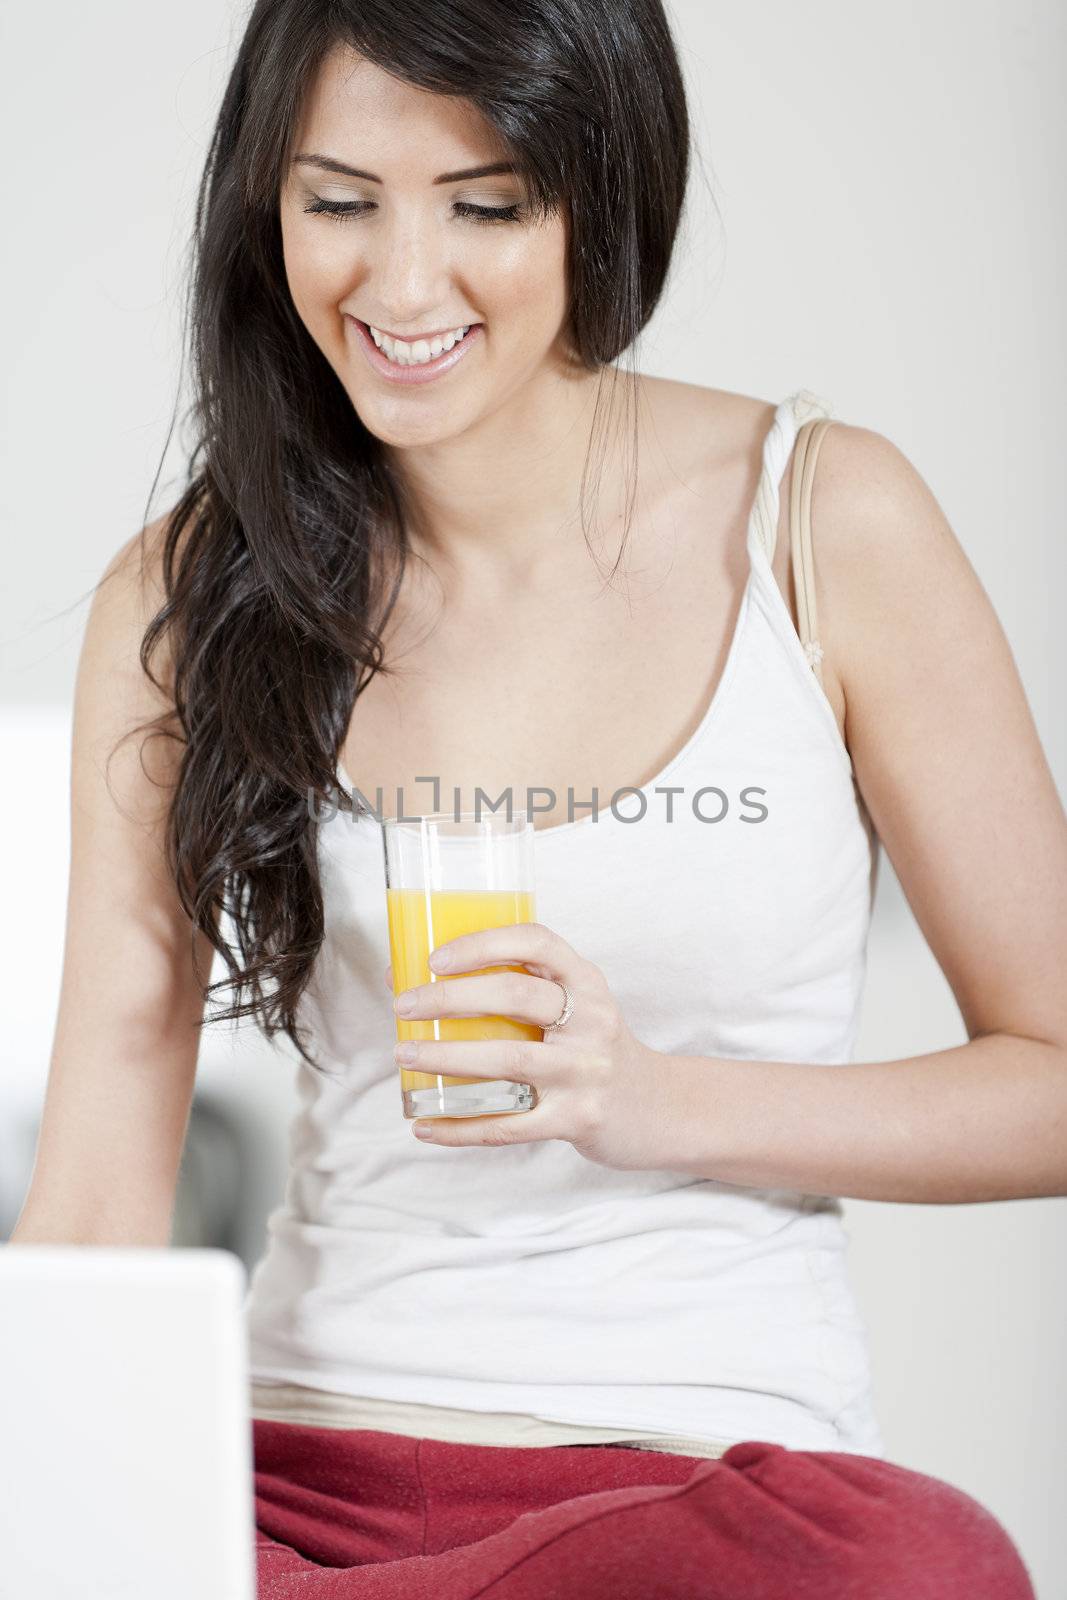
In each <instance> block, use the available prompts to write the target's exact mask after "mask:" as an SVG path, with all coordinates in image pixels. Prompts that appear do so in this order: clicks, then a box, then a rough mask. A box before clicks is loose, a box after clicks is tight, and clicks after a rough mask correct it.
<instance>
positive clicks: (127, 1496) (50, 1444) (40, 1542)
mask: <svg viewBox="0 0 1067 1600" xmlns="http://www.w3.org/2000/svg"><path fill="white" fill-rule="evenodd" d="M245 1276H246V1275H245V1269H244V1266H243V1264H242V1263H241V1261H240V1260H239V1258H238V1257H237V1256H235V1255H232V1254H231V1253H230V1252H229V1251H226V1250H201V1249H195V1250H192V1249H154V1248H148V1247H145V1248H122V1249H113V1248H110V1247H106V1248H105V1247H97V1246H78V1247H72V1246H68V1245H24V1244H18V1245H7V1246H5V1247H3V1248H2V1249H0V1591H2V1592H3V1593H4V1594H5V1595H10V1596H12V1600H75V1597H77V1600H254V1597H255V1562H254V1545H255V1521H254V1500H253V1477H252V1472H253V1467H252V1433H251V1418H250V1409H249V1399H248V1380H247V1343H246V1332H245V1323H244V1315H243V1300H244V1290H245Z"/></svg>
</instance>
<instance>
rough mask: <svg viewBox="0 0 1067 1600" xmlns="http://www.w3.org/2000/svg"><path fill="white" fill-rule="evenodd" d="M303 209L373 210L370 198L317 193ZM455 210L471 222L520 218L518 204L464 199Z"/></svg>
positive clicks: (333, 213) (349, 213)
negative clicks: (329, 197) (326, 196)
mask: <svg viewBox="0 0 1067 1600" xmlns="http://www.w3.org/2000/svg"><path fill="white" fill-rule="evenodd" d="M304 210H305V211H306V212H308V213H309V214H310V215H312V216H323V217H334V218H339V219H343V218H345V217H359V216H362V215H363V214H364V212H367V211H373V210H374V202H373V201H372V200H323V199H322V198H321V197H320V196H319V195H316V196H315V198H314V199H313V200H312V201H311V203H310V205H306V206H305V207H304ZM455 211H456V213H457V215H458V216H461V217H468V218H469V219H470V220H471V221H472V222H487V223H490V224H492V223H496V222H519V221H521V218H522V207H521V206H520V205H519V204H517V203H516V204H515V205H510V206H476V205H471V204H470V203H469V202H467V201H465V200H457V201H456V204H455Z"/></svg>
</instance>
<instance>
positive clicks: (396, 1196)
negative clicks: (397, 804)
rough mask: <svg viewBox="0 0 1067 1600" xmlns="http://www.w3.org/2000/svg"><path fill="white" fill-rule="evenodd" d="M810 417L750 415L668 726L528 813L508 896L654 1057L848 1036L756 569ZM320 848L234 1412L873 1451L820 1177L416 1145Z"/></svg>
mask: <svg viewBox="0 0 1067 1600" xmlns="http://www.w3.org/2000/svg"><path fill="white" fill-rule="evenodd" d="M820 415H829V408H828V406H827V405H826V404H825V402H823V401H821V400H819V399H818V398H817V397H815V396H813V395H811V394H809V393H808V392H807V391H800V392H799V393H798V394H795V395H791V396H790V397H789V398H788V399H787V400H784V401H783V402H782V403H781V405H780V406H779V407H778V408H777V410H776V413H775V416H774V421H773V423H772V425H771V428H770V430H769V433H768V435H767V437H766V440H765V443H764V448H763V469H762V475H761V478H760V482H759V486H758V489H757V494H756V499H755V503H754V506H753V509H752V513H751V517H750V520H749V524H748V532H747V545H748V553H749V561H750V566H749V576H748V581H747V584H746V588H745V591H744V596H743V600H742V603H741V608H740V612H739V615H738V618H737V623H736V627H735V631H734V635H733V638H732V641H731V644H730V649H729V654H728V658H727V662H726V667H725V671H724V673H723V675H722V678H721V680H720V682H719V685H718V687H717V689H716V691H715V695H714V698H713V700H712V702H711V705H710V706H709V707H708V710H707V712H706V714H705V716H704V718H703V720H702V722H701V723H700V726H699V727H698V729H697V731H696V732H695V733H694V734H693V736H692V738H691V739H689V741H688V742H687V743H686V745H685V747H684V748H683V749H682V750H681V751H680V752H679V754H678V755H676V756H675V757H674V759H673V760H672V761H670V762H669V763H668V765H667V766H666V767H665V768H664V770H663V771H662V772H661V773H660V774H659V776H658V777H657V778H655V779H654V780H652V781H651V782H650V783H649V784H647V785H646V786H645V788H644V789H643V790H641V791H639V792H635V791H628V792H627V793H626V794H625V795H624V796H622V797H621V798H620V799H619V801H618V803H617V805H616V808H615V810H614V812H613V811H612V810H610V809H608V808H607V805H608V802H609V801H610V796H601V797H600V803H601V806H602V807H604V809H602V810H601V812H600V815H599V817H598V819H597V820H596V821H593V820H592V818H591V815H590V814H589V812H588V811H580V812H576V817H575V820H574V821H573V822H567V823H564V824H562V825H560V826H557V827H551V828H545V829H539V830H537V831H536V832H535V835H534V852H535V869H536V914H537V918H538V920H539V921H541V922H544V923H546V924H547V925H548V926H549V927H551V928H553V929H555V930H556V931H557V932H558V933H560V934H561V935H562V936H563V938H565V939H566V940H567V941H568V942H569V943H570V944H572V945H573V946H574V948H575V949H576V950H578V951H579V952H580V953H581V955H583V956H585V957H587V958H588V959H590V960H592V961H594V962H596V964H597V965H598V966H599V967H600V968H601V969H602V970H603V972H604V974H605V976H606V978H607V980H608V982H609V984H610V986H611V990H612V993H613V994H614V996H615V999H616V1000H617V1002H618V1004H619V1006H620V1008H621V1010H622V1013H623V1015H624V1016H625V1018H626V1020H627V1022H628V1023H629V1025H630V1027H631V1028H632V1030H633V1032H634V1033H635V1034H636V1035H637V1037H638V1038H639V1039H641V1040H642V1041H643V1042H644V1043H646V1044H648V1045H650V1046H652V1048H653V1049H655V1050H658V1051H664V1052H668V1053H678V1054H682V1055H688V1056H701V1055H704V1056H712V1057H715V1056H719V1057H730V1058H732V1059H738V1060H745V1059H748V1060H766V1061H791V1062H818V1063H824V1064H830V1063H842V1062H847V1061H848V1060H849V1059H850V1057H851V1052H852V1048H853V1043H854V1039H855V1034H856V1027H857V1021H858V1015H859V1009H860V999H861V990H862V985H863V978H864V970H865V959H866V942H867V931H868V924H869V918H870V910H871V901H872V896H873V892H874V887H875V880H876V874H877V865H878V840H877V837H876V835H875V833H874V829H873V826H872V824H871V821H870V818H869V816H868V814H867V811H866V808H865V807H864V805H863V802H862V798H861V796H860V794H859V791H858V789H857V787H856V785H855V782H854V778H853V772H852V764H851V761H850V759H849V755H848V751H847V749H846V747H845V745H844V743H843V741H842V739H841V735H840V732H839V730H838V727H837V723H836V720H835V718H834V713H833V710H832V707H831V705H830V702H829V701H828V699H827V698H826V696H825V694H824V692H823V690H822V688H821V687H820V685H819V683H818V682H817V681H816V678H815V675H814V674H813V671H812V667H811V666H810V665H809V655H808V653H807V652H806V651H805V647H804V645H802V643H801V641H800V638H799V637H798V635H797V632H796V630H795V628H794V626H793V622H792V619H791V617H790V615H789V611H788V608H787V606H786V604H785V602H784V600H783V598H782V594H781V591H780V590H779V588H778V584H777V581H776V579H775V577H774V574H773V572H772V570H771V558H772V557H773V551H774V541H775V535H776V529H777V520H778V500H779V486H780V483H781V479H782V476H783V473H784V471H785V468H786V465H787V463H788V459H789V454H790V451H791V450H792V446H793V441H794V438H795V435H796V431H797V429H798V427H799V426H800V424H801V423H802V422H804V421H806V420H807V419H808V417H811V416H820ZM338 778H339V782H341V783H342V784H343V786H344V787H345V789H346V790H348V791H349V792H350V791H351V788H352V784H351V780H349V779H348V778H347V775H345V774H344V773H343V772H339V774H338ZM668 785H670V786H676V787H680V788H681V789H682V792H681V793H679V794H675V795H674V796H673V797H672V796H668V795H666V794H663V793H660V792H657V791H660V790H662V789H663V788H664V786H668ZM702 789H703V790H704V791H705V792H704V794H703V795H700V796H698V794H697V792H698V791H699V790H702ZM743 790H747V791H748V794H747V796H746V797H745V798H742V791H743ZM720 792H721V793H720ZM723 796H725V800H726V809H725V814H722V813H723V810H724V802H723V798H722V797H723ZM368 798H369V799H371V800H374V798H375V797H374V796H368ZM582 798H583V797H582V796H577V797H576V799H579V800H580V799H582ZM584 798H586V799H588V798H589V797H584ZM671 800H673V818H674V820H673V821H671V822H669V823H668V821H667V807H668V803H669V801H671ZM698 813H699V814H698ZM717 817H718V818H720V820H714V819H715V818H717ZM635 818H636V819H639V820H632V819H635ZM702 818H705V819H708V820H702ZM627 819H631V820H627ZM319 848H320V861H321V872H322V883H323V893H324V897H325V911H326V934H325V941H324V944H323V946H322V949H321V951H320V953H319V956H318V958H317V960H316V964H315V969H314V972H313V976H312V981H311V984H310V985H309V987H308V989H307V991H306V992H305V995H304V997H303V1000H302V1003H301V1011H300V1020H301V1022H302V1024H303V1025H304V1026H306V1027H307V1028H308V1029H309V1031H310V1036H311V1043H312V1046H313V1051H314V1053H315V1054H316V1057H317V1059H318V1060H320V1061H321V1062H322V1063H323V1065H324V1067H325V1068H326V1069H327V1072H328V1074H329V1075H328V1076H321V1075H318V1074H316V1073H314V1072H312V1071H311V1070H310V1069H309V1068H308V1067H307V1066H306V1065H305V1064H303V1063H300V1064H298V1066H297V1068H296V1070H297V1072H298V1091H299V1098H300V1108H299V1110H298V1112H297V1113H296V1115H295V1117H294V1120H293V1124H292V1128H291V1132H290V1160H291V1166H290V1171H289V1178H288V1183H287V1187H286V1192H285V1198H284V1201H283V1202H282V1204H281V1205H280V1206H279V1207H278V1208H277V1209H276V1210H275V1211H274V1212H273V1213H272V1214H271V1216H270V1218H269V1220H268V1239H267V1248H266V1251H265V1253H264V1256H263V1257H262V1259H261V1260H260V1261H259V1262H258V1263H257V1265H256V1267H255V1269H254V1271H253V1273H252V1277H251V1281H250V1285H249V1291H248V1297H247V1303H246V1309H247V1313H248V1318H249V1333H250V1355H251V1374H252V1380H253V1390H252V1408H253V1414H254V1415H256V1416H260V1417H271V1416H274V1417H283V1418H284V1417H289V1418H300V1419H302V1420H305V1421H316V1420H317V1421H320V1422H323V1423H325V1424H327V1425H330V1424H331V1423H332V1424H333V1425H335V1426H349V1427H379V1428H384V1429H387V1430H390V1431H395V1432H409V1433H414V1434H423V1435H427V1436H431V1437H447V1438H451V1439H456V1440H460V1441H463V1440H469V1441H470V1442H474V1443H477V1442H493V1443H498V1444H516V1445H521V1444H530V1443H555V1442H564V1441H568V1440H569V1441H571V1442H575V1443H580V1442H589V1443H593V1442H597V1441H607V1440H616V1441H621V1440H627V1441H630V1442H633V1443H635V1444H642V1445H645V1446H647V1447H650V1448H659V1449H665V1450H675V1451H682V1452H686V1451H687V1452H688V1453H692V1454H720V1453H721V1452H722V1450H724V1449H726V1448H727V1447H728V1446H729V1445H730V1444H731V1443H733V1442H735V1441H736V1440H741V1439H762V1440H770V1441H773V1442H777V1443H781V1444H784V1445H786V1446H789V1447H792V1448H795V1449H815V1450H819V1449H829V1450H835V1449H836V1450H845V1451H854V1452H859V1453H862V1454H867V1455H872V1456H881V1455H882V1454H883V1444H882V1439H881V1437H880V1434H879V1429H878V1424H877V1421H876V1418H875V1415H874V1412H873V1409H872V1404H871V1385H870V1371H869V1363H868V1347H867V1338H866V1331H865V1328H864V1326H863V1323H862V1320H861V1317H860V1315H859V1313H858V1310H857V1307H856V1304H855V1302H854V1299H853V1295H852V1291H851V1289H850V1286H849V1283H848V1277H847V1266H846V1251H847V1234H846V1231H845V1227H844V1222H843V1217H842V1208H841V1204H840V1201H839V1200H838V1199H836V1198H834V1197H832V1196H825V1195H811V1194H802V1193H798V1192H794V1191H789V1190H767V1189H757V1188H749V1187H742V1186H738V1185H733V1184H728V1183H719V1182H715V1181H713V1180H711V1179H700V1178H693V1177H692V1176H690V1175H688V1174H683V1173H678V1172H672V1171H669V1170H656V1171H643V1172H620V1171H615V1170H612V1169H609V1168H606V1167H602V1166H598V1165H596V1164H594V1163H592V1162H590V1161H587V1160H586V1159H585V1158H584V1157H582V1156H581V1155H579V1154H578V1153H577V1151H576V1150H575V1149H574V1147H573V1146H572V1145H571V1144H569V1143H567V1142H566V1141H564V1140H548V1141H544V1142H536V1143H531V1144H526V1145H524V1144H519V1145H514V1146H508V1147H506V1148H503V1149H488V1148H478V1147H473V1148H468V1149H463V1150H455V1149H447V1148H441V1147H434V1146H432V1145H431V1146H426V1145H422V1144H420V1143H419V1142H418V1141H417V1140H416V1139H414V1138H413V1137H412V1134H411V1126H410V1123H409V1122H408V1121H406V1120H405V1119H404V1117H403V1116H402V1114H401V1105H400V1086H399V1072H398V1069H397V1067H396V1065H395V1063H394V1060H393V1045H394V1043H395V1039H396V1028H395V1016H394V1013H393V1009H392V1004H391V996H390V994H389V992H388V990H387V988H386V986H385V983H384V981H383V974H384V971H385V968H386V966H387V964H388V962H389V941H388V927H387V921H386V910H385V877H384V864H383V859H382V843H381V826H380V824H379V823H378V821H377V820H376V819H375V817H374V816H373V815H371V814H367V813H364V814H363V815H362V816H361V817H360V818H359V820H356V821H354V820H353V819H352V816H351V814H350V813H347V812H344V811H338V812H336V814H335V815H334V816H333V817H332V818H330V819H329V820H324V821H323V822H322V823H321V824H320V833H319Z"/></svg>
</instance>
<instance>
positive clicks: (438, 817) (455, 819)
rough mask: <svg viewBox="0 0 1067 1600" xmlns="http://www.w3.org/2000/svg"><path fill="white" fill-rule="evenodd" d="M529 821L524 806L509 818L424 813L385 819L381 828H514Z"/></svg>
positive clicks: (486, 814) (490, 814) (488, 814)
mask: <svg viewBox="0 0 1067 1600" xmlns="http://www.w3.org/2000/svg"><path fill="white" fill-rule="evenodd" d="M529 821H530V814H529V812H528V811H527V810H526V808H525V806H515V807H513V809H512V813H511V816H510V817H509V816H506V815H504V814H502V813H501V812H499V811H482V812H477V811H460V812H459V813H458V814H457V813H456V812H455V811H426V812H423V813H422V814H421V815H420V816H417V817H386V818H385V819H384V821H383V822H382V827H383V828H422V827H424V826H425V824H426V823H429V822H437V823H440V822H452V823H456V824H458V823H461V822H473V823H474V824H475V826H476V827H479V828H480V827H482V826H484V824H485V823H487V822H488V823H493V822H498V823H503V824H504V825H505V826H506V827H509V828H510V827H514V825H515V824H516V823H520V824H522V825H525V824H527V823H529Z"/></svg>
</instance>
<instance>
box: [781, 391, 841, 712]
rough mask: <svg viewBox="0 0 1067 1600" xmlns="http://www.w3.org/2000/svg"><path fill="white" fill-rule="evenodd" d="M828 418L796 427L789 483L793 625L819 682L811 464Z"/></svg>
mask: <svg viewBox="0 0 1067 1600" xmlns="http://www.w3.org/2000/svg"><path fill="white" fill-rule="evenodd" d="M833 421H834V419H833V418H832V417H816V418H814V419H813V420H812V421H810V422H806V423H805V424H804V426H803V427H802V428H799V429H798V430H797V436H796V443H795V445H794V447H793V475H792V479H791V481H790V485H789V547H790V552H791V557H792V562H793V583H794V586H795V588H796V596H797V626H798V632H799V634H800V642H801V644H802V645H803V646H804V654H805V656H806V657H807V659H808V663H809V665H810V666H811V668H812V671H813V672H814V673H815V676H816V678H817V679H818V680H819V684H820V686H821V685H822V669H821V667H820V666H819V662H820V661H821V660H822V656H823V648H822V645H821V644H820V643H819V637H818V621H817V619H816V615H815V570H814V559H813V556H812V549H811V490H812V484H813V483H814V481H815V463H816V461H817V460H818V458H819V450H820V448H821V446H822V441H823V437H824V435H825V433H826V430H827V428H830V427H832V426H833Z"/></svg>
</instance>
